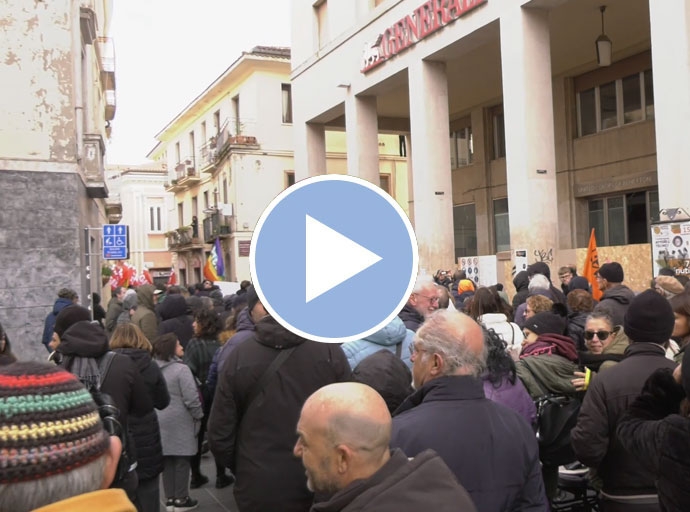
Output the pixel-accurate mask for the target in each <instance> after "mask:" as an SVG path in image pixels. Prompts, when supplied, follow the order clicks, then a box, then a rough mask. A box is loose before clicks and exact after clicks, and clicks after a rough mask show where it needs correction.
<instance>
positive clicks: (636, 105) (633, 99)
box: [575, 54, 654, 137]
mask: <svg viewBox="0 0 690 512" xmlns="http://www.w3.org/2000/svg"><path fill="white" fill-rule="evenodd" d="M647 66H651V57H649V56H648V55H647V54H641V55H638V56H635V57H631V58H630V59H626V60H625V61H622V62H620V63H617V64H614V65H613V66H612V67H611V68H607V69H606V70H596V71H593V72H590V73H587V74H585V75H583V76H581V77H578V78H576V79H575V88H576V91H577V97H576V100H577V118H578V119H577V121H578V135H579V136H580V137H583V136H585V135H591V134H593V133H597V132H600V131H603V130H609V129H611V128H616V127H619V126H623V125H626V124H629V123H636V122H638V121H644V120H647V119H654V89H653V83H652V70H651V69H649V68H647V69H645V67H647Z"/></svg>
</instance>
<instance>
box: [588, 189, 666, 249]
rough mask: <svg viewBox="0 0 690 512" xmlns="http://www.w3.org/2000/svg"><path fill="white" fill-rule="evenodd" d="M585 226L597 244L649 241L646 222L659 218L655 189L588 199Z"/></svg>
mask: <svg viewBox="0 0 690 512" xmlns="http://www.w3.org/2000/svg"><path fill="white" fill-rule="evenodd" d="M588 214H589V229H590V230H591V229H592V228H594V234H595V236H596V239H597V245H601V246H607V245H628V244H644V243H647V242H649V229H650V223H651V222H656V221H658V219H659V193H658V191H656V190H648V191H641V192H631V193H628V194H623V195H617V196H611V197H604V198H596V199H590V200H589V204H588Z"/></svg>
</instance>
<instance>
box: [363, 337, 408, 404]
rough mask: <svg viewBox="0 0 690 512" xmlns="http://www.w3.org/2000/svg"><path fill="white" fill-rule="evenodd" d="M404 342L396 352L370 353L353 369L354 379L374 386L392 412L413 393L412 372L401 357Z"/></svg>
mask: <svg viewBox="0 0 690 512" xmlns="http://www.w3.org/2000/svg"><path fill="white" fill-rule="evenodd" d="M401 349H402V342H400V343H399V344H398V347H397V350H396V353H393V352H391V351H390V350H388V349H385V348H383V349H381V350H379V351H378V352H374V353H373V354H370V355H368V356H367V357H365V358H364V359H362V360H361V361H360V362H359V364H358V365H357V366H356V367H355V368H354V369H353V370H352V381H353V382H360V383H362V384H366V385H368V386H371V387H372V388H374V389H375V390H376V391H377V392H378V393H379V394H380V395H381V396H382V397H383V400H384V401H385V402H386V405H387V406H388V410H389V411H390V412H391V414H392V413H393V412H394V411H395V410H396V409H397V408H398V407H399V406H400V404H401V403H402V402H403V400H405V398H407V397H408V396H409V395H410V394H411V393H412V391H413V390H412V384H411V383H412V373H411V372H410V369H409V368H408V367H407V365H406V364H405V363H404V362H403V360H402V359H400V354H401V353H402V350H401Z"/></svg>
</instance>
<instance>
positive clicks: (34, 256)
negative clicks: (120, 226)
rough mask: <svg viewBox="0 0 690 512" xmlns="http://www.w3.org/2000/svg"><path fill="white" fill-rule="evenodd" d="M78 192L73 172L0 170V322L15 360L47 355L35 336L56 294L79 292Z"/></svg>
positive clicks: (79, 185) (80, 279)
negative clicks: (0, 227)
mask: <svg viewBox="0 0 690 512" xmlns="http://www.w3.org/2000/svg"><path fill="white" fill-rule="evenodd" d="M82 189H83V185H82V184H81V179H80V177H79V175H77V174H68V173H56V172H14V171H2V170H0V204H2V206H3V208H2V210H1V211H0V225H1V226H2V230H0V269H1V271H0V322H1V323H2V325H3V327H4V328H5V330H6V331H7V334H8V337H9V339H10V342H11V344H12V350H13V351H14V352H15V353H16V355H17V356H18V357H19V358H21V359H39V360H44V359H45V358H46V357H47V355H48V354H47V352H46V350H45V348H44V347H43V345H42V344H41V336H42V334H43V323H44V320H45V317H46V315H47V314H48V313H49V312H50V311H51V310H52V307H53V303H54V302H55V300H56V299H57V291H58V290H59V289H60V288H65V287H67V288H72V289H73V290H75V291H77V293H79V294H80V296H81V294H82V291H81V290H82V277H81V269H80V264H81V245H82V244H81V237H82V233H81V230H80V229H79V219H80V204H79V203H80V201H79V199H78V198H79V196H80V195H81V194H80V192H81V190H82ZM80 298H81V300H82V303H83V302H84V298H83V297H80Z"/></svg>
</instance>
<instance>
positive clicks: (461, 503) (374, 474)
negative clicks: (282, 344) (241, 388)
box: [294, 382, 476, 512]
mask: <svg viewBox="0 0 690 512" xmlns="http://www.w3.org/2000/svg"><path fill="white" fill-rule="evenodd" d="M297 436H298V438H297V444H295V449H294V453H295V455H296V456H297V457H300V458H301V459H302V464H303V465H304V468H305V470H306V474H307V486H308V487H309V490H311V491H313V492H315V493H316V495H317V496H319V498H320V499H319V501H318V502H317V503H315V504H314V505H313V506H312V508H311V511H312V512H339V511H349V510H357V511H362V512H366V511H377V512H407V511H410V512H413V511H414V512H417V511H419V510H422V509H423V508H428V509H430V510H434V511H440V512H445V511H448V512H450V511H453V512H464V511H474V510H476V509H475V507H474V505H473V504H472V501H471V500H470V498H469V496H468V495H467V493H466V492H465V490H464V489H463V488H462V487H460V485H459V484H458V483H457V481H456V480H455V477H454V476H453V474H452V473H451V471H450V470H449V469H448V467H447V466H446V465H445V464H444V463H443V461H442V460H441V459H440V458H439V457H438V455H436V454H435V453H433V452H432V451H425V452H423V453H420V454H419V455H417V456H416V457H415V458H414V459H411V460H410V459H408V458H407V456H406V455H405V454H403V453H402V451H400V450H393V451H392V452H391V451H390V449H389V442H390V436H391V416H390V414H389V412H388V407H387V406H386V403H385V402H384V401H383V398H381V396H380V395H379V394H378V393H377V392H376V391H374V390H373V389H372V388H370V387H369V386H366V385H364V384H359V383H354V382H349V383H340V384H331V385H329V386H325V387H323V388H321V389H320V390H318V391H317V392H316V393H314V394H313V395H311V396H310V397H309V398H308V399H307V401H306V402H305V404H304V407H303V408H302V414H301V415H300V419H299V423H298V424H297Z"/></svg>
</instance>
